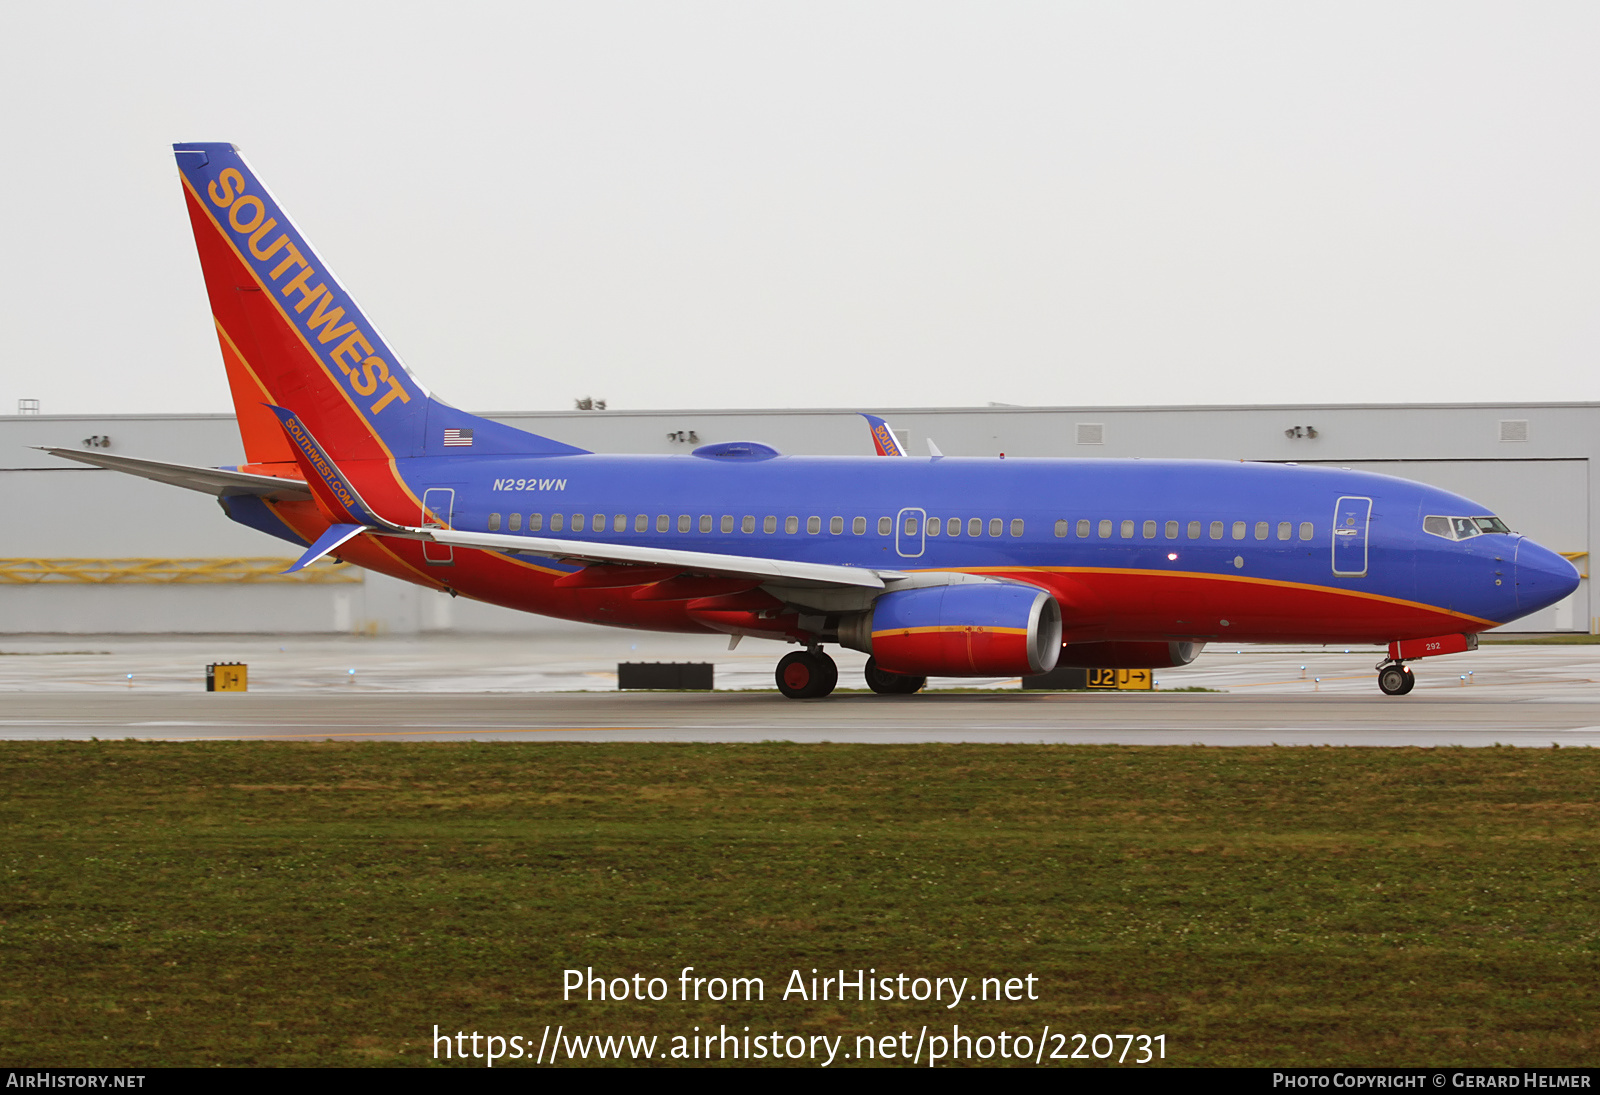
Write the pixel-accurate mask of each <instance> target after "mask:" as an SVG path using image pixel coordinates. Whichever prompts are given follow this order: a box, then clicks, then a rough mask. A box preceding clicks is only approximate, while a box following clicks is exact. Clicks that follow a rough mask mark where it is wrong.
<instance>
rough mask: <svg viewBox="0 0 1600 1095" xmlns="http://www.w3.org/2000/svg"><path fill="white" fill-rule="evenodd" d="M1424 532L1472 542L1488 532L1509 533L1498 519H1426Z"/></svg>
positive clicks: (1423, 521)
mask: <svg viewBox="0 0 1600 1095" xmlns="http://www.w3.org/2000/svg"><path fill="white" fill-rule="evenodd" d="M1422 531H1423V532H1426V533H1430V534H1431V535H1434V536H1442V537H1444V538H1445V539H1446V540H1470V539H1472V538H1473V537H1474V536H1481V535H1483V534H1484V533H1486V532H1500V533H1509V532H1510V531H1511V530H1510V529H1509V528H1507V527H1506V523H1505V522H1504V521H1502V520H1500V518H1498V517H1424V518H1423V519H1422Z"/></svg>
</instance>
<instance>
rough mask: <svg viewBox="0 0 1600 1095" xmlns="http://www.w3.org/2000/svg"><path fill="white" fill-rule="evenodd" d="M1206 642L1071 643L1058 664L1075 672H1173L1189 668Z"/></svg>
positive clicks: (1063, 649) (1062, 650) (1063, 651)
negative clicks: (1092, 670)
mask: <svg viewBox="0 0 1600 1095" xmlns="http://www.w3.org/2000/svg"><path fill="white" fill-rule="evenodd" d="M1205 647H1206V644H1205V643H1161V642H1155V643H1135V642H1108V643H1068V644H1067V645H1066V646H1063V647H1062V648H1061V657H1060V659H1059V660H1058V661H1057V662H1056V664H1057V665H1064V666H1070V667H1071V668H1073V669H1172V668H1174V667H1175V666H1180V665H1188V664H1189V663H1190V662H1192V661H1194V660H1195V658H1196V657H1198V656H1199V654H1200V651H1202V650H1204V649H1205Z"/></svg>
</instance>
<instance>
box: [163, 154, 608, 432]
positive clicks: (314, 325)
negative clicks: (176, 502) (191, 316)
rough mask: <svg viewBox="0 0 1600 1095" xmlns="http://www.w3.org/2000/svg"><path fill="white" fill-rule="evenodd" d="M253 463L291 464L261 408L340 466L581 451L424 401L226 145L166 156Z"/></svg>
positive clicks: (272, 422) (336, 282) (414, 381)
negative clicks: (314, 441) (289, 421)
mask: <svg viewBox="0 0 1600 1095" xmlns="http://www.w3.org/2000/svg"><path fill="white" fill-rule="evenodd" d="M173 151H174V153H175V154H176V156H177V160H178V168H179V170H180V171H181V172H182V174H183V188H184V196H185V199H186V201H187V202H188V208H189V219H190V222H191V224H192V225H193V227H194V236H195V246H196V247H197V249H198V250H199V252H200V266H201V269H202V270H203V271H204V273H205V281H206V292H207V294H208V295H209V296H210V299H211V312H212V315H213V317H214V318H215V320H216V325H217V338H218V341H219V342H220V343H221V346H222V357H223V361H224V363H225V365H226V366H227V370H228V384H229V387H230V388H231V390H232V392H233V402H234V408H235V410H236V411H237V412H238V416H239V431H240V433H241V435H242V436H243V438H244V444H245V454H246V457H247V459H248V460H249V461H250V462H251V463H268V462H278V461H292V460H293V459H294V458H295V454H294V453H293V451H292V450H291V449H290V447H289V445H288V443H287V441H286V439H285V437H284V434H283V431H282V429H280V428H279V425H278V422H277V419H276V418H274V416H273V414H272V412H271V411H270V410H268V409H267V407H266V406H265V404H274V405H278V406H282V407H287V408H289V409H290V410H292V411H293V412H294V413H295V414H296V415H298V416H299V418H300V419H301V420H302V421H303V422H304V423H305V425H306V427H307V428H308V429H310V430H311V431H312V432H314V433H315V434H316V436H317V437H318V439H319V440H321V442H322V443H323V445H324V446H326V448H327V450H328V452H329V454H330V455H331V456H333V457H335V458H336V459H340V460H360V459H394V458H400V457H408V456H429V455H443V454H445V453H447V452H448V453H459V452H461V451H463V449H470V450H471V451H474V452H480V453H494V454H513V453H515V454H548V455H557V454H562V453H579V452H584V451H586V450H584V449H579V448H575V447H573V446H571V445H564V444H562V443H561V442H559V441H552V440H550V439H549V438H545V437H540V436H538V435H537V434H531V433H527V432H525V431H522V430H518V429H515V428H513V427H511V426H506V425H503V424H501V423H497V422H491V421H489V420H488V419H484V418H479V417H477V416H475V415H471V414H467V413H466V412H465V411H459V410H457V409H455V408H454V407H451V406H450V405H449V404H447V403H444V402H442V401H440V400H438V399H436V398H434V397H433V396H432V395H430V394H429V392H428V391H427V389H426V388H424V387H423V386H422V384H421V383H420V382H419V381H418V380H417V379H416V378H415V377H414V376H412V375H411V373H410V372H409V371H408V370H407V369H406V368H405V366H404V365H403V364H401V362H400V359H399V357H398V356H397V355H396V354H395V353H394V351H393V349H392V348H391V347H390V346H389V345H388V344H387V343H386V342H384V340H383V337H382V336H381V335H380V334H379V333H378V330H377V328H376V327H375V326H374V325H373V324H372V322H371V321H370V320H369V319H368V318H367V316H366V315H365V314H364V313H363V312H362V311H361V309H360V308H359V307H358V306H357V305H356V302H355V300H354V299H353V298H352V297H351V296H350V295H349V293H347V292H346V291H345V289H344V286H343V285H341V284H340V283H339V280H338V279H337V278H335V277H334V276H333V272H332V271H330V270H329V269H328V266H327V264H326V263H325V262H323V261H322V258H321V256H319V255H318V254H317V253H316V251H314V250H313V249H312V247H311V245H310V244H309V243H308V242H306V239H305V237H304V236H302V235H301V234H300V231H299V229H297V228H296V227H295V226H294V223H293V222H292V221H291V220H290V219H289V217H288V215H287V214H286V213H285V212H284V211H283V207H282V206H280V205H279V204H278V202H277V200H276V199H274V198H273V196H272V194H271V193H270V192H269V191H268V190H267V189H266V187H265V186H263V185H262V183H261V181H260V180H259V179H258V178H257V177H256V175H255V172H254V171H252V170H251V169H250V166H249V164H247V163H246V162H245V160H244V157H243V156H241V155H240V154H239V151H238V149H236V148H234V146H233V145H231V144H178V145H174V146H173Z"/></svg>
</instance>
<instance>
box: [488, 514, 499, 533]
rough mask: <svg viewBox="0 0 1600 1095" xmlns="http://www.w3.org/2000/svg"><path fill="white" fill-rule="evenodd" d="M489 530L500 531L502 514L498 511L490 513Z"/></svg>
mask: <svg viewBox="0 0 1600 1095" xmlns="http://www.w3.org/2000/svg"><path fill="white" fill-rule="evenodd" d="M489 531H490V532H499V531H500V515H499V514H498V513H491V514H489Z"/></svg>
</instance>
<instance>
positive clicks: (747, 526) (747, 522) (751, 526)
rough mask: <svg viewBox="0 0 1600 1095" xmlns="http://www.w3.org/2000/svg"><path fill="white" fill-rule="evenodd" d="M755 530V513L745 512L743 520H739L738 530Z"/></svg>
mask: <svg viewBox="0 0 1600 1095" xmlns="http://www.w3.org/2000/svg"><path fill="white" fill-rule="evenodd" d="M755 530H756V519H755V515H754V514H749V513H747V514H745V516H744V520H743V521H740V522H739V531H740V532H754V531H755Z"/></svg>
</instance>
